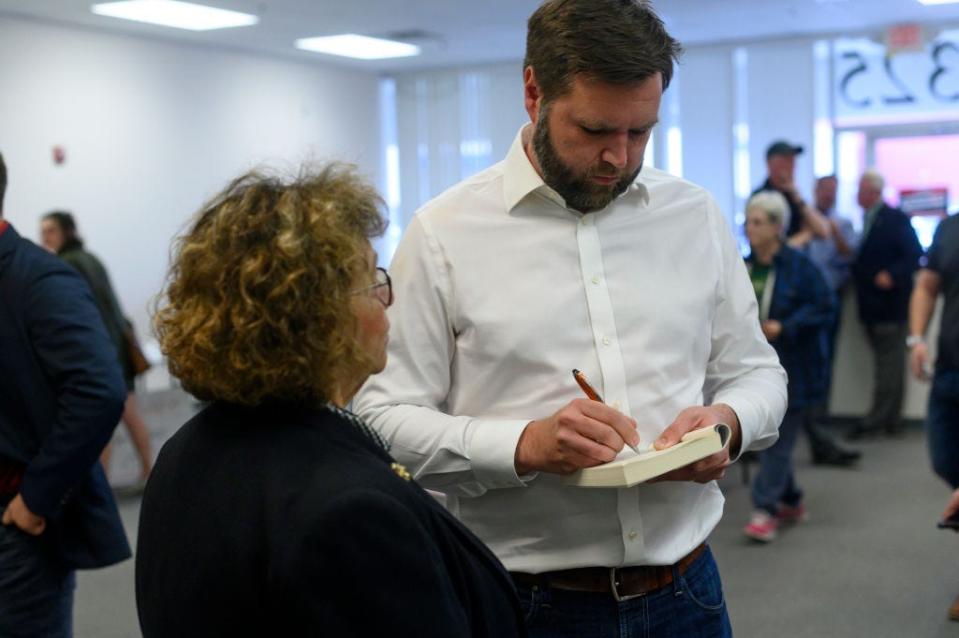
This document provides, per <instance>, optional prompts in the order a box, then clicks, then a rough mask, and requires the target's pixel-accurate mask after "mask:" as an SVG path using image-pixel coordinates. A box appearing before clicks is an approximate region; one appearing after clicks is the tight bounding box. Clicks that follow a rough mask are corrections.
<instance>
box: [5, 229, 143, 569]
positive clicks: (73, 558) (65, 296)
mask: <svg viewBox="0 0 959 638" xmlns="http://www.w3.org/2000/svg"><path fill="white" fill-rule="evenodd" d="M125 399H126V389H125V388H124V385H123V379H122V378H121V376H120V368H119V365H118V364H117V355H116V350H115V349H114V347H113V344H112V343H111V342H110V340H109V339H108V337H107V334H106V331H105V330H104V327H103V321H102V320H101V319H100V313H99V311H98V310H97V307H96V305H95V304H94V302H93V297H92V296H91V294H90V289H89V287H88V286H87V284H86V282H85V281H84V280H83V279H82V278H81V277H80V275H79V274H77V272H76V271H75V270H74V269H73V268H71V267H70V266H68V265H67V264H65V263H63V262H62V261H61V260H60V259H58V258H57V257H55V256H54V255H51V254H49V253H48V252H46V251H45V250H43V249H41V248H38V247H37V246H36V245H34V244H33V243H32V242H30V241H28V240H26V239H23V238H21V237H20V236H19V235H18V234H17V232H16V231H15V230H14V229H13V228H12V227H8V228H7V230H6V232H4V233H3V234H2V235H0V463H3V464H5V465H10V464H15V465H22V466H25V467H26V472H25V474H24V478H23V483H22V485H21V487H20V493H21V494H22V495H23V500H24V501H25V502H26V504H27V507H29V508H30V509H31V510H32V511H33V512H34V513H36V514H39V515H41V516H45V517H46V518H47V519H48V527H47V530H46V531H45V532H44V534H43V535H44V537H46V538H48V539H49V542H51V543H52V544H53V545H54V547H55V548H56V549H57V550H58V551H59V553H60V555H61V556H62V558H63V560H64V561H65V563H66V565H67V566H69V567H74V568H85V567H102V566H105V565H110V564H112V563H116V562H118V561H120V560H123V559H125V558H129V557H130V547H129V545H128V544H127V540H126V535H125V533H124V531H123V524H122V523H121V521H120V516H119V513H118V512H117V507H116V503H115V502H114V501H113V493H112V492H111V491H110V486H109V485H108V484H107V481H106V478H105V476H104V474H103V470H102V469H101V467H100V464H99V463H98V462H97V460H98V459H99V456H100V452H101V450H103V446H104V445H105V444H106V443H107V441H109V440H110V436H111V435H112V433H113V428H115V427H116V424H117V421H119V419H120V414H121V413H122V412H123V402H124V400H125Z"/></svg>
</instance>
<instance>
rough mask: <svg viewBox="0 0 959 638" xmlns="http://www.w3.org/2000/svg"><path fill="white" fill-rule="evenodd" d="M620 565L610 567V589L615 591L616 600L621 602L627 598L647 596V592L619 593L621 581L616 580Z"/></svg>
mask: <svg viewBox="0 0 959 638" xmlns="http://www.w3.org/2000/svg"><path fill="white" fill-rule="evenodd" d="M617 569H619V568H618V567H610V568H609V589H610V591H612V592H613V598H615V599H616V602H618V603H621V602H623V601H626V600H632V599H634V598H639V597H640V596H645V595H646V592H642V593H639V594H629V595H627V596H622V595H620V593H619V581H617V580H616V570H617Z"/></svg>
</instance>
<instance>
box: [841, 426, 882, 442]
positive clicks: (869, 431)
mask: <svg viewBox="0 0 959 638" xmlns="http://www.w3.org/2000/svg"><path fill="white" fill-rule="evenodd" d="M881 433H882V429H881V428H876V427H869V428H864V427H862V426H856V427H854V428H853V429H851V430H849V432H847V433H846V440H847V441H862V440H863V439H874V438H876V437H878V436H879V435H880V434H881Z"/></svg>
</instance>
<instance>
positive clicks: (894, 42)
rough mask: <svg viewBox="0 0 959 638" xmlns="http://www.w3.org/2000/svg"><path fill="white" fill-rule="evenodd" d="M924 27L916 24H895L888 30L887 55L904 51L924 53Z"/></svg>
mask: <svg viewBox="0 0 959 638" xmlns="http://www.w3.org/2000/svg"><path fill="white" fill-rule="evenodd" d="M924 49H925V44H924V43H923V39H922V26H921V25H918V24H914V23H909V24H895V25H893V26H891V27H889V29H887V30H886V55H889V56H893V55H896V54H897V53H903V52H904V51H923V50H924Z"/></svg>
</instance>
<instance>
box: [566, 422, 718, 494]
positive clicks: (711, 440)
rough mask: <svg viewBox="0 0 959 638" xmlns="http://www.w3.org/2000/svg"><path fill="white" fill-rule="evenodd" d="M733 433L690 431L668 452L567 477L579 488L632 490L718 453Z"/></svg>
mask: <svg viewBox="0 0 959 638" xmlns="http://www.w3.org/2000/svg"><path fill="white" fill-rule="evenodd" d="M731 432H732V431H731V430H730V428H729V426H728V425H726V424H725V423H719V424H717V425H714V426H712V427H706V428H701V429H699V430H693V431H692V432H687V433H686V434H685V435H684V436H683V438H682V439H680V441H679V443H677V444H676V445H674V446H673V447H670V448H666V449H665V450H659V451H656V450H652V449H651V450H649V451H648V452H642V453H641V454H638V455H636V456H631V457H629V458H627V459H623V460H621V461H612V462H610V463H604V464H603V465H597V466H596V467H588V468H586V469H583V470H580V471H578V472H575V473H574V474H570V475H569V476H566V477H564V478H563V483H565V484H566V485H573V486H576V487H632V486H633V485H637V484H638V483H642V482H644V481H648V480H649V479H651V478H656V477H657V476H660V475H661V474H665V473H666V472H670V471H672V470H675V469H676V468H680V467H683V466H684V465H689V464H690V463H693V462H695V461H698V460H699V459H702V458H706V457H707V456H709V455H711V454H715V453H716V452H719V451H720V450H722V449H724V448H725V447H726V446H727V445H729V435H730V433H731Z"/></svg>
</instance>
